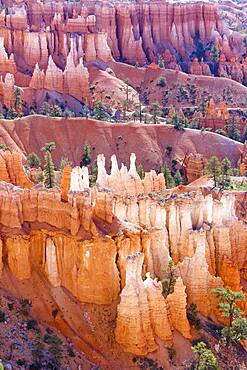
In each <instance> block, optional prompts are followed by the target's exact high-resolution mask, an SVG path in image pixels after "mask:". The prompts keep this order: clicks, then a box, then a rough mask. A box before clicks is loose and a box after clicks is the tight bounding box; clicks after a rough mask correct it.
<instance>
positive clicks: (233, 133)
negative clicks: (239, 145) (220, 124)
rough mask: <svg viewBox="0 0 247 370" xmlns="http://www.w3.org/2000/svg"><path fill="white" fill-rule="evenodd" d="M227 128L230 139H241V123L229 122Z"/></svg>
mask: <svg viewBox="0 0 247 370" xmlns="http://www.w3.org/2000/svg"><path fill="white" fill-rule="evenodd" d="M226 130H227V135H228V137H229V138H230V139H232V140H236V141H240V139H241V135H240V131H239V125H238V124H237V123H236V122H234V121H231V122H228V124H227V125H226Z"/></svg>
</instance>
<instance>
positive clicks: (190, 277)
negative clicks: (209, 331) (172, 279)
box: [178, 235, 223, 316]
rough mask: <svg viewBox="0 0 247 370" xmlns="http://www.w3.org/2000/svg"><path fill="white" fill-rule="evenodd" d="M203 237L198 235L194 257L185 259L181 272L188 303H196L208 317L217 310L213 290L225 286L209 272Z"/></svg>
mask: <svg viewBox="0 0 247 370" xmlns="http://www.w3.org/2000/svg"><path fill="white" fill-rule="evenodd" d="M204 243H205V242H204V238H203V235H198V244H197V248H196V251H195V254H194V255H193V257H185V258H184V260H183V262H182V263H180V264H179V265H178V266H179V270H180V273H181V276H182V279H183V281H184V284H185V285H186V291H187V294H188V302H189V303H195V304H196V305H197V307H198V310H199V311H200V312H201V313H202V314H203V315H205V316H208V315H210V314H211V313H212V311H213V310H214V309H215V307H214V303H215V301H214V300H213V294H212V289H213V288H216V287H220V286H223V281H222V280H221V278H216V277H213V276H211V275H210V273H209V272H208V265H207V262H206V255H205V244H204Z"/></svg>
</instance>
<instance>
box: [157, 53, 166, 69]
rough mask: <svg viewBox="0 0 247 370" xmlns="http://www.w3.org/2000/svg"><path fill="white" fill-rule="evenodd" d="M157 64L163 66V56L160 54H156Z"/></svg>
mask: <svg viewBox="0 0 247 370" xmlns="http://www.w3.org/2000/svg"><path fill="white" fill-rule="evenodd" d="M158 65H159V67H160V68H164V67H165V63H164V58H163V56H162V55H160V54H159V56H158Z"/></svg>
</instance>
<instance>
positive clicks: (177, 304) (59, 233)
mask: <svg viewBox="0 0 247 370" xmlns="http://www.w3.org/2000/svg"><path fill="white" fill-rule="evenodd" d="M112 164H113V165H112V168H111V173H110V174H108V173H107V171H106V169H105V158H104V156H103V155H99V156H98V170H99V171H98V178H97V181H96V186H95V187H94V188H92V189H90V188H89V178H88V171H87V168H74V169H71V168H67V169H65V172H64V174H63V180H62V191H60V190H59V189H55V190H54V189H51V190H47V189H42V188H40V189H39V188H31V189H29V188H21V187H15V186H14V185H12V184H8V183H6V182H1V187H0V230H1V243H0V246H1V247H0V274H1V278H0V284H1V279H4V278H5V276H6V274H7V273H10V274H11V276H13V278H15V279H17V281H22V282H25V281H31V280H32V279H33V276H35V274H37V273H38V274H39V276H42V279H43V281H45V283H46V284H47V286H48V287H50V288H49V289H51V288H52V287H53V288H60V287H63V288H66V290H67V291H68V292H69V293H70V294H72V296H73V297H74V298H76V299H77V300H78V301H79V302H81V303H84V304H85V303H91V304H96V305H102V304H103V305H111V304H114V302H116V300H117V299H118V297H119V295H120V303H119V304H118V308H117V318H116V329H115V336H116V341H117V342H118V343H119V344H120V345H121V346H122V347H123V349H124V350H125V351H127V352H131V353H135V354H137V355H145V354H147V353H149V352H152V351H155V350H156V349H157V348H158V344H157V341H156V337H158V338H160V339H161V340H163V341H165V343H166V345H167V346H168V347H169V346H170V345H171V344H172V341H173V331H174V330H177V331H178V332H180V333H181V334H182V335H183V336H184V337H185V338H190V336H191V333H190V327H189V323H188V320H187V317H186V306H187V304H190V303H196V304H197V307H198V310H199V312H200V313H201V314H203V315H205V316H209V317H212V318H213V319H215V318H218V319H219V313H218V309H217V301H216V299H215V297H214V296H213V293H212V289H213V288H215V287H219V286H223V285H226V286H228V287H230V288H231V289H234V290H243V288H242V286H241V279H246V276H247V270H246V260H247V255H246V244H247V227H246V225H245V224H244V223H243V222H242V221H240V220H238V218H237V216H236V214H235V204H234V203H235V196H234V193H230V192H223V193H221V194H217V193H215V192H208V191H207V192H206V191H205V192H202V191H201V190H199V189H198V190H197V191H191V192H186V191H185V192H178V193H177V192H176V191H171V190H166V189H165V183H164V179H162V176H160V177H158V176H157V175H156V176H153V175H152V172H151V173H146V174H145V177H144V179H143V180H141V179H140V177H139V175H138V174H137V171H136V166H135V155H134V154H132V155H131V159H130V167H129V169H128V168H127V167H125V166H122V168H121V169H120V170H119V167H118V165H117V161H116V157H115V156H113V157H112ZM150 174H151V175H150ZM119 178H121V187H120V186H119ZM110 186H111V187H112V188H111V187H110ZM171 258H172V259H173V261H174V263H175V266H176V274H177V276H178V279H177V281H176V284H175V287H174V291H173V292H172V293H171V294H169V295H168V296H167V297H166V298H164V296H163V295H162V285H161V283H160V282H159V281H158V280H162V279H163V278H164V277H165V272H164V267H166V266H167V265H168V263H169V261H170V259H171ZM145 276H146V279H144V281H143V278H144V277H145ZM3 281H4V280H3ZM245 305H246V303H245V302H244V303H243V306H244V307H245Z"/></svg>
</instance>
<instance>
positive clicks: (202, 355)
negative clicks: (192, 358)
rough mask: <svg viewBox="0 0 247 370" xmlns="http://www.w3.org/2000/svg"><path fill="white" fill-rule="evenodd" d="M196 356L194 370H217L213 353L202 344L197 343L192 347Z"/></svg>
mask: <svg viewBox="0 0 247 370" xmlns="http://www.w3.org/2000/svg"><path fill="white" fill-rule="evenodd" d="M192 350H193V351H194V352H195V353H196V355H197V361H196V367H195V368H196V370H218V369H219V368H218V365H217V359H216V357H215V356H214V354H213V352H212V351H211V350H210V349H208V348H207V347H206V344H205V343H204V342H199V343H197V344H196V345H194V346H193V347H192Z"/></svg>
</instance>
